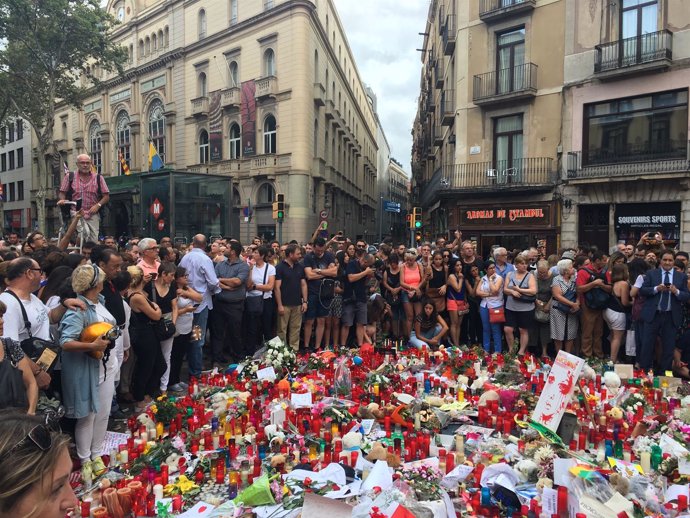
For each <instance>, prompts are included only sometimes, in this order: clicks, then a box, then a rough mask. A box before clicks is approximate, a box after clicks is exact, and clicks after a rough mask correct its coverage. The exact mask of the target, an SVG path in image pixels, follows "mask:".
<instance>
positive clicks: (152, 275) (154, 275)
mask: <svg viewBox="0 0 690 518" xmlns="http://www.w3.org/2000/svg"><path fill="white" fill-rule="evenodd" d="M157 277H158V274H157V273H152V274H151V280H152V281H155V280H156V278H157Z"/></svg>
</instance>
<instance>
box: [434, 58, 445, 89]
mask: <svg viewBox="0 0 690 518" xmlns="http://www.w3.org/2000/svg"><path fill="white" fill-rule="evenodd" d="M443 72H444V70H443V59H442V58H439V59H438V60H437V61H436V64H435V65H434V77H435V78H436V83H435V84H436V88H443Z"/></svg>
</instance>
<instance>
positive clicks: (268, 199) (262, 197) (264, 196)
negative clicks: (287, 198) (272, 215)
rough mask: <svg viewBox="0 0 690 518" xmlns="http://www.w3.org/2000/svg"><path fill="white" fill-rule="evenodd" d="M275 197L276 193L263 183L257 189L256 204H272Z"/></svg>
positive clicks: (269, 185)
mask: <svg viewBox="0 0 690 518" xmlns="http://www.w3.org/2000/svg"><path fill="white" fill-rule="evenodd" d="M275 197H276V191H275V189H274V188H273V186H272V185H271V184H270V183H263V184H261V187H259V192H258V196H257V201H256V203H257V204H266V203H273V200H274V199H275Z"/></svg>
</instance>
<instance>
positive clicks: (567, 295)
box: [551, 288, 579, 315]
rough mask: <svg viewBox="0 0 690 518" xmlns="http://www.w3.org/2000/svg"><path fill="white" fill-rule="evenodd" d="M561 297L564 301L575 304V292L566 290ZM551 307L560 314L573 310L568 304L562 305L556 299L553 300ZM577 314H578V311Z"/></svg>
mask: <svg viewBox="0 0 690 518" xmlns="http://www.w3.org/2000/svg"><path fill="white" fill-rule="evenodd" d="M563 296H564V297H565V298H566V299H568V300H569V301H570V302H575V301H576V300H577V290H575V289H570V288H568V289H567V290H566V292H565V293H564V294H563ZM551 307H552V308H553V309H556V310H558V311H560V312H561V313H571V312H572V309H573V308H572V307H570V306H569V305H568V304H564V303H562V302H559V301H558V300H556V299H554V300H553V303H552V304H551ZM577 313H579V311H578V312H577ZM577 313H572V314H573V315H575V314H577Z"/></svg>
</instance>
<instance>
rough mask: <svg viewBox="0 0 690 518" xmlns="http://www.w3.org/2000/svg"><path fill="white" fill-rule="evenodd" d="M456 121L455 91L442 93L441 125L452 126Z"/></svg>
mask: <svg viewBox="0 0 690 518" xmlns="http://www.w3.org/2000/svg"><path fill="white" fill-rule="evenodd" d="M454 121H455V90H443V92H441V125H443V126H452V125H453V122H454Z"/></svg>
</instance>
